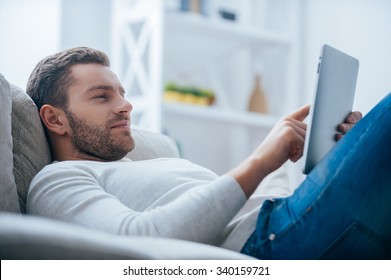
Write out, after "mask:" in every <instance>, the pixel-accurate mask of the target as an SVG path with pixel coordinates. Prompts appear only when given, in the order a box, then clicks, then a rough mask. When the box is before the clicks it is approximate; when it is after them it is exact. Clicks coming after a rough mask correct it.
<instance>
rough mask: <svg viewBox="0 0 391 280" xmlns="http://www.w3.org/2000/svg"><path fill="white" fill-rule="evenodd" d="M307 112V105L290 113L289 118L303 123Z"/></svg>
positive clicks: (308, 107) (308, 108) (308, 106)
mask: <svg viewBox="0 0 391 280" xmlns="http://www.w3.org/2000/svg"><path fill="white" fill-rule="evenodd" d="M309 112H310V105H308V104H307V105H305V106H303V107H301V108H299V109H298V110H297V111H295V112H293V113H291V114H290V115H289V117H291V118H293V119H295V120H298V121H303V120H304V119H305V118H306V117H307V116H308V114H309Z"/></svg>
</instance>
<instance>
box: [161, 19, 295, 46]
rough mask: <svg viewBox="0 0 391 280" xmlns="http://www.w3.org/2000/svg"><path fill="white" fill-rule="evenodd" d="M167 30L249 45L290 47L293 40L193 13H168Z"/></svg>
mask: <svg viewBox="0 0 391 280" xmlns="http://www.w3.org/2000/svg"><path fill="white" fill-rule="evenodd" d="M165 24H166V28H169V29H170V30H175V31H178V32H182V33H188V34H193V35H194V34H198V35H200V34H201V35H202V36H205V37H210V38H211V39H213V40H219V39H220V40H229V41H234V42H237V41H240V42H247V43H256V44H262V43H263V44H264V43H272V44H279V45H289V44H290V42H291V40H290V38H288V37H287V36H284V35H281V34H279V33H276V32H273V31H269V30H258V29H255V28H250V27H246V26H241V25H239V24H237V23H236V22H230V21H228V20H223V19H221V20H218V19H214V20H213V19H209V18H207V17H204V16H201V15H198V14H192V13H174V12H171V13H167V14H166V17H165Z"/></svg>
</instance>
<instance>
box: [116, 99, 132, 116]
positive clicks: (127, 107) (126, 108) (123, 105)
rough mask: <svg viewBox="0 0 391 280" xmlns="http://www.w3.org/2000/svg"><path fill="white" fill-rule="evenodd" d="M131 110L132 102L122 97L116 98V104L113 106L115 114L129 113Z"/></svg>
mask: <svg viewBox="0 0 391 280" xmlns="http://www.w3.org/2000/svg"><path fill="white" fill-rule="evenodd" d="M132 110H133V106H132V104H130V102H129V101H128V100H126V99H125V98H124V97H122V96H121V97H120V99H119V100H118V104H117V106H116V108H115V113H116V114H129V113H130V112H131V111H132Z"/></svg>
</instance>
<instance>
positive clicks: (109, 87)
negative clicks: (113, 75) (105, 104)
mask: <svg viewBox="0 0 391 280" xmlns="http://www.w3.org/2000/svg"><path fill="white" fill-rule="evenodd" d="M96 90H114V87H113V86H110V85H96V86H92V87H90V88H89V89H87V91H86V93H90V92H94V91H96ZM119 91H120V93H121V94H124V93H125V90H124V88H123V87H119Z"/></svg>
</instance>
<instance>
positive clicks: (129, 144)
mask: <svg viewBox="0 0 391 280" xmlns="http://www.w3.org/2000/svg"><path fill="white" fill-rule="evenodd" d="M65 115H66V116H67V118H68V120H69V124H70V126H71V128H72V131H73V135H72V140H71V141H72V145H73V148H74V149H75V150H76V152H78V153H80V154H86V155H89V156H93V157H97V158H100V159H102V160H104V161H116V160H119V159H122V158H123V157H124V156H125V155H126V154H127V153H129V152H130V151H131V150H133V148H134V139H133V137H132V135H131V133H130V131H123V132H122V135H121V136H120V137H113V136H112V135H111V134H110V132H111V129H110V127H111V125H110V124H112V123H114V122H117V121H121V120H127V118H126V117H123V116H115V118H113V119H111V120H110V121H108V122H107V125H106V126H99V125H94V124H89V123H88V122H87V121H85V120H83V119H81V118H78V117H77V116H76V115H75V114H73V113H72V112H71V111H70V110H68V109H66V110H65Z"/></svg>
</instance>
